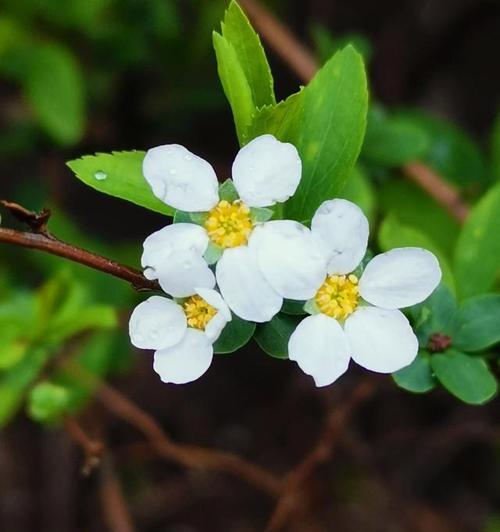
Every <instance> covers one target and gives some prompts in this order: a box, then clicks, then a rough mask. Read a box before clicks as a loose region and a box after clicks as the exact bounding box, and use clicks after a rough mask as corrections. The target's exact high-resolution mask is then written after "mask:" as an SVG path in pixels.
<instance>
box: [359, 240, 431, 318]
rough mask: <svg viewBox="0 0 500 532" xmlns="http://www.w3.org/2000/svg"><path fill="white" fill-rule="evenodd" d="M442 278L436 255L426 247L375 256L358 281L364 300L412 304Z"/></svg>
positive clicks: (391, 304)
mask: <svg viewBox="0 0 500 532" xmlns="http://www.w3.org/2000/svg"><path fill="white" fill-rule="evenodd" d="M440 280H441V268H440V267H439V262H438V260H437V259H436V257H435V256H434V255H433V254H432V253H431V252H430V251H427V250H426V249H421V248H396V249H392V250H391V251H388V252H387V253H382V254H380V255H377V256H376V257H374V258H373V259H372V260H371V261H370V262H369V263H368V264H367V265H366V268H365V271H364V272H363V275H362V277H361V279H360V281H359V292H360V294H361V296H362V297H363V299H365V300H366V301H368V302H369V303H371V304H372V305H376V306H377V307H382V308H388V309H395V308H403V307H409V306H410V305H415V304H417V303H420V302H421V301H423V300H424V299H426V298H427V297H428V296H429V295H430V294H431V293H432V291H433V290H434V289H435V288H436V287H437V285H438V284H439V281H440Z"/></svg>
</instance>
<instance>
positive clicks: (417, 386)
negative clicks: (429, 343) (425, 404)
mask: <svg viewBox="0 0 500 532" xmlns="http://www.w3.org/2000/svg"><path fill="white" fill-rule="evenodd" d="M392 378H393V379H394V382H395V383H396V384H397V385H398V386H399V387H400V388H403V389H404V390H408V391H409V392H414V393H426V392H430V391H431V390H432V389H434V388H435V387H436V379H435V378H434V376H433V374H432V369H431V364H430V357H429V353H427V352H426V351H419V353H418V355H417V358H415V360H414V361H413V362H412V363H411V364H410V365H409V366H407V367H406V368H403V369H400V370H399V371H396V373H393V374H392Z"/></svg>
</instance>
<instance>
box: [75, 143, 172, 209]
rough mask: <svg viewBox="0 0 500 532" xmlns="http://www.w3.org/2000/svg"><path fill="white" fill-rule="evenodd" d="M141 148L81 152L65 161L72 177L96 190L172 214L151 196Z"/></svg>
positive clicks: (163, 204)
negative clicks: (94, 152)
mask: <svg viewBox="0 0 500 532" xmlns="http://www.w3.org/2000/svg"><path fill="white" fill-rule="evenodd" d="M144 155H145V153H144V152H143V151H120V152H112V153H98V154H96V155H84V156H83V157H81V158H80V159H75V160H73V161H69V162H68V163H67V164H68V166H69V167H70V168H71V170H73V172H74V173H75V175H76V177H78V179H80V180H81V181H83V182H84V183H85V184H86V185H89V186H90V187H92V188H95V189H96V190H98V191H99V192H103V193H104V194H109V195H110V196H114V197H116V198H121V199H124V200H126V201H130V202H132V203H135V204H136V205H140V206H141V207H145V208H146V209H149V210H151V211H155V212H159V213H161V214H167V215H169V216H172V215H173V214H174V209H172V208H171V207H168V206H167V205H165V203H163V202H162V201H160V200H159V199H158V198H157V197H156V196H154V194H153V192H152V190H151V187H150V186H149V184H148V182H147V181H146V179H144V176H143V174H142V161H143V159H144Z"/></svg>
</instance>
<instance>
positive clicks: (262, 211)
mask: <svg viewBox="0 0 500 532" xmlns="http://www.w3.org/2000/svg"><path fill="white" fill-rule="evenodd" d="M273 216H274V211H273V209H267V208H266V207H252V208H251V209H250V218H251V219H252V221H253V222H254V223H259V222H267V221H268V220H270V219H271V218H272V217H273Z"/></svg>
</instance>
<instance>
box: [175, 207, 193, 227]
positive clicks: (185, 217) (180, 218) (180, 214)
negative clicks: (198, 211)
mask: <svg viewBox="0 0 500 532" xmlns="http://www.w3.org/2000/svg"><path fill="white" fill-rule="evenodd" d="M172 223H174V224H182V223H185V224H190V223H193V222H192V220H191V215H190V214H189V213H188V212H184V211H179V210H177V211H175V214H174V219H173V221H172Z"/></svg>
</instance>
